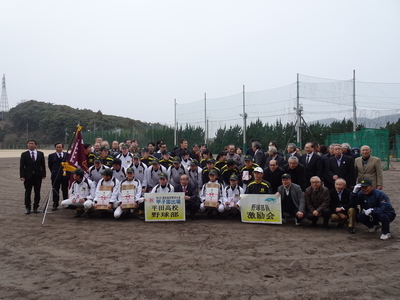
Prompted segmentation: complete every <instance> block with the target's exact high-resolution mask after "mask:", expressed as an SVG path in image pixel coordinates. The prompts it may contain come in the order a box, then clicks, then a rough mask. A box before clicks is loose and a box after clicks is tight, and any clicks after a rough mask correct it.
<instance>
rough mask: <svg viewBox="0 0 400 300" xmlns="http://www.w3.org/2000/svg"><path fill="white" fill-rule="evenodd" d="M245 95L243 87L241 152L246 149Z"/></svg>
mask: <svg viewBox="0 0 400 300" xmlns="http://www.w3.org/2000/svg"><path fill="white" fill-rule="evenodd" d="M246 118H247V114H246V93H245V86H244V85H243V150H245V149H247V147H246V128H247V124H246Z"/></svg>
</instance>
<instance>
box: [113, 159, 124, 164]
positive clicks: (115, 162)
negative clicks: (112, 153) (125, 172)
mask: <svg viewBox="0 0 400 300" xmlns="http://www.w3.org/2000/svg"><path fill="white" fill-rule="evenodd" d="M121 163H122V162H121V160H120V159H119V158H114V160H113V162H112V164H113V165H120V164H121Z"/></svg>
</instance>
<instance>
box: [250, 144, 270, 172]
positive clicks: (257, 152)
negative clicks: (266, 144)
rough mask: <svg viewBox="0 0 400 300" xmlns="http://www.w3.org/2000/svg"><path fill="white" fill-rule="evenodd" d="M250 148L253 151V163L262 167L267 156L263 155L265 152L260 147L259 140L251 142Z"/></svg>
mask: <svg viewBox="0 0 400 300" xmlns="http://www.w3.org/2000/svg"><path fill="white" fill-rule="evenodd" d="M252 148H253V151H254V163H256V164H257V165H259V166H260V167H261V168H264V167H265V161H266V159H267V157H266V156H265V152H264V151H263V150H262V149H261V144H260V143H259V142H253V143H252Z"/></svg>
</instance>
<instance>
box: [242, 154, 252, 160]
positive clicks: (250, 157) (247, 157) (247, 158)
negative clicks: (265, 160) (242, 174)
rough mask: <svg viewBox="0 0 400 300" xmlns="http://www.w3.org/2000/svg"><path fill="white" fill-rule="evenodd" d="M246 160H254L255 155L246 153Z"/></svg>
mask: <svg viewBox="0 0 400 300" xmlns="http://www.w3.org/2000/svg"><path fill="white" fill-rule="evenodd" d="M244 160H253V156H251V155H246V156H245V157H244Z"/></svg>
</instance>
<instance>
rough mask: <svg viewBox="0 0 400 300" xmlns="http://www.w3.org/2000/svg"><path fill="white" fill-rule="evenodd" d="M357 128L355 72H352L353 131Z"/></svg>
mask: <svg viewBox="0 0 400 300" xmlns="http://www.w3.org/2000/svg"><path fill="white" fill-rule="evenodd" d="M356 128H357V112H356V70H353V131H354V132H355V131H356Z"/></svg>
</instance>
